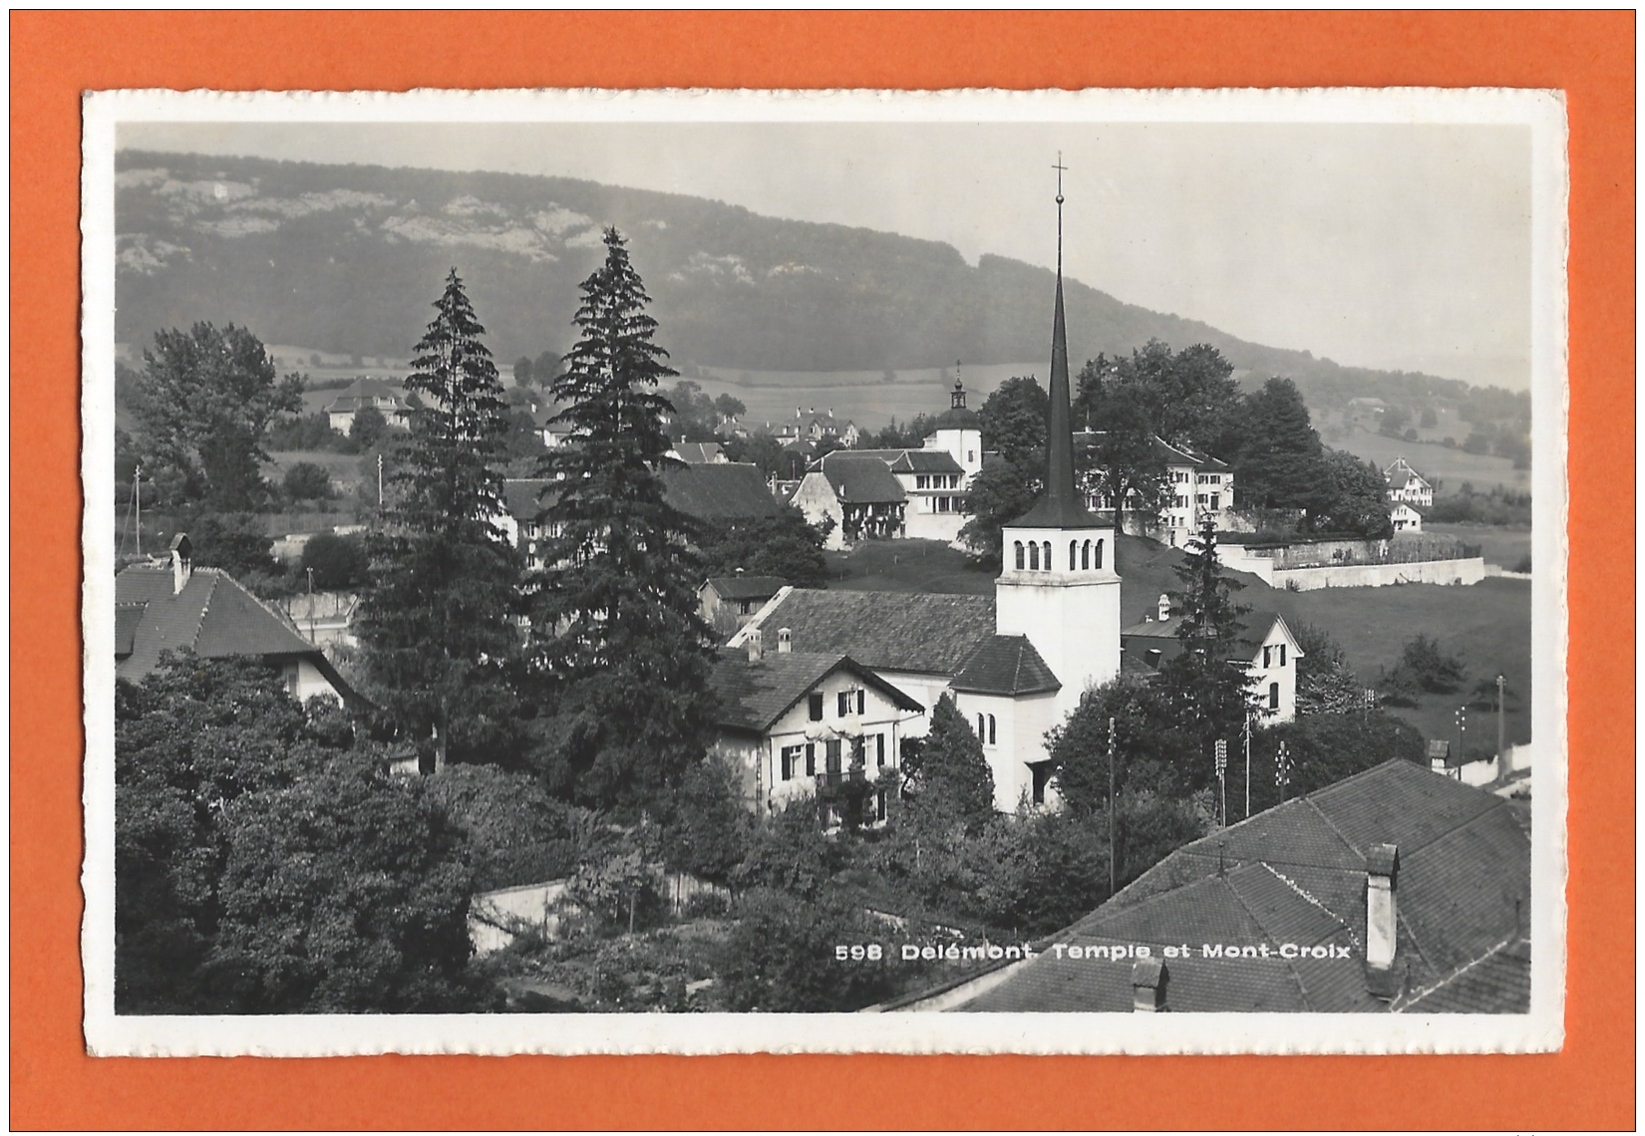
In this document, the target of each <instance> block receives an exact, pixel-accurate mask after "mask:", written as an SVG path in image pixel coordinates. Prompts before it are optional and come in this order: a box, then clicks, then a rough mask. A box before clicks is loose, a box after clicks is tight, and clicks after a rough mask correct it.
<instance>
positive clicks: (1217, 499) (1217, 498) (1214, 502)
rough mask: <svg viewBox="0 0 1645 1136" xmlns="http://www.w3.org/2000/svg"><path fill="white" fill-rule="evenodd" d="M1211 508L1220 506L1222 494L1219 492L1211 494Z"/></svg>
mask: <svg viewBox="0 0 1645 1136" xmlns="http://www.w3.org/2000/svg"><path fill="white" fill-rule="evenodd" d="M1211 508H1213V509H1220V508H1222V494H1221V493H1213V494H1211Z"/></svg>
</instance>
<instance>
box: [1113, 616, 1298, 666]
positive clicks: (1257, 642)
mask: <svg viewBox="0 0 1645 1136" xmlns="http://www.w3.org/2000/svg"><path fill="white" fill-rule="evenodd" d="M1240 618H1241V619H1242V620H1243V621H1244V623H1245V627H1244V629H1242V630H1241V631H1240V633H1239V637H1238V639H1237V640H1236V641H1237V642H1239V643H1242V644H1244V645H1245V646H1246V647H1247V648H1248V649H1249V650H1250V651H1251V652H1252V653H1253V655H1254V654H1255V653H1256V652H1258V651H1260V650H1261V648H1262V644H1263V642H1264V641H1266V640H1267V638H1268V634H1269V632H1270V631H1272V630H1273V628H1274V624H1275V623H1276V622H1279V621H1280V616H1278V615H1277V614H1275V613H1273V612H1268V611H1248V612H1246V613H1245V614H1244V615H1242V616H1241V617H1240ZM1181 626H1182V617H1181V616H1180V615H1173V616H1171V617H1170V618H1168V619H1150V620H1145V621H1143V622H1142V623H1133V624H1132V625H1131V626H1130V627H1127V628H1124V629H1122V630H1121V631H1120V643H1121V645H1122V647H1124V648H1125V649H1126V650H1127V651H1128V652H1129V653H1133V654H1135V655H1136V657H1137V658H1138V659H1139V660H1140V659H1142V658H1143V657H1144V655H1145V654H1146V652H1148V651H1150V650H1156V651H1159V652H1160V661H1161V662H1165V661H1167V660H1170V659H1174V658H1176V657H1177V656H1178V655H1180V654H1182V640H1180V639H1178V638H1177V629H1178V628H1180V627H1181ZM1292 638H1293V639H1294V638H1295V636H1293V637H1292ZM1292 654H1293V655H1294V656H1295V657H1297V658H1301V657H1302V652H1301V651H1299V650H1293V652H1292Z"/></svg>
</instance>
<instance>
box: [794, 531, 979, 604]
mask: <svg viewBox="0 0 1645 1136" xmlns="http://www.w3.org/2000/svg"><path fill="white" fill-rule="evenodd" d="M823 556H824V557H825V558H826V559H827V561H828V573H829V580H828V586H829V587H831V588H844V589H847V590H849V591H855V592H939V593H942V594H945V595H965V596H984V595H993V594H994V576H995V573H993V572H991V571H984V570H982V569H980V568H977V567H976V566H975V565H974V564H973V563H972V562H971V558H970V557H969V556H967V555H966V554H965V553H963V552H960V551H958V550H957V549H954V548H950V547H949V546H948V545H946V544H944V543H943V542H942V541H940V540H865V541H863V542H862V543H861V544H859V545H857V547H856V548H853V549H851V550H849V551H847V552H825V553H823Z"/></svg>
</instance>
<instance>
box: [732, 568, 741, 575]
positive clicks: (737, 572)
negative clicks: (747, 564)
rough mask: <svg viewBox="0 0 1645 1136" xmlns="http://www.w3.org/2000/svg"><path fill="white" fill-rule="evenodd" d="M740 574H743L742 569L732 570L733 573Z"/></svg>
mask: <svg viewBox="0 0 1645 1136" xmlns="http://www.w3.org/2000/svg"><path fill="white" fill-rule="evenodd" d="M742 574H743V570H742V569H741V568H737V569H734V570H733V575H737V576H741V575H742Z"/></svg>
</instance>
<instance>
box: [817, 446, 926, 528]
mask: <svg viewBox="0 0 1645 1136" xmlns="http://www.w3.org/2000/svg"><path fill="white" fill-rule="evenodd" d="M794 504H795V505H796V506H797V507H798V508H799V510H800V512H802V513H804V514H805V519H806V520H807V521H808V522H809V523H811V524H813V525H822V524H825V523H827V522H828V521H832V522H833V526H832V528H831V529H830V530H829V533H828V541H827V544H826V546H825V547H827V548H830V549H834V550H836V551H837V550H839V549H843V548H847V547H849V546H850V545H852V544H855V543H856V542H857V541H859V540H868V539H876V538H878V539H884V538H890V537H899V536H903V535H905V533H906V525H907V513H908V494H907V493H906V492H904V491H903V487H902V485H901V483H900V482H898V480H897V479H896V477H895V476H894V475H893V474H892V473H891V469H890V467H889V466H888V465H887V464H886V463H885V461H884V460H883V459H881V458H879V457H874V456H866V457H865V456H863V455H862V454H861V453H859V452H858V451H855V450H835V451H834V452H833V453H831V454H827V455H825V456H824V457H823V458H822V459H821V460H820V461H818V462H817V463H816V465H815V466H814V467H813V468H812V469H811V470H810V471H809V472H807V473H806V475H805V477H804V478H802V479H801V480H800V487H799V488H798V489H796V490H795V491H794Z"/></svg>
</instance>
